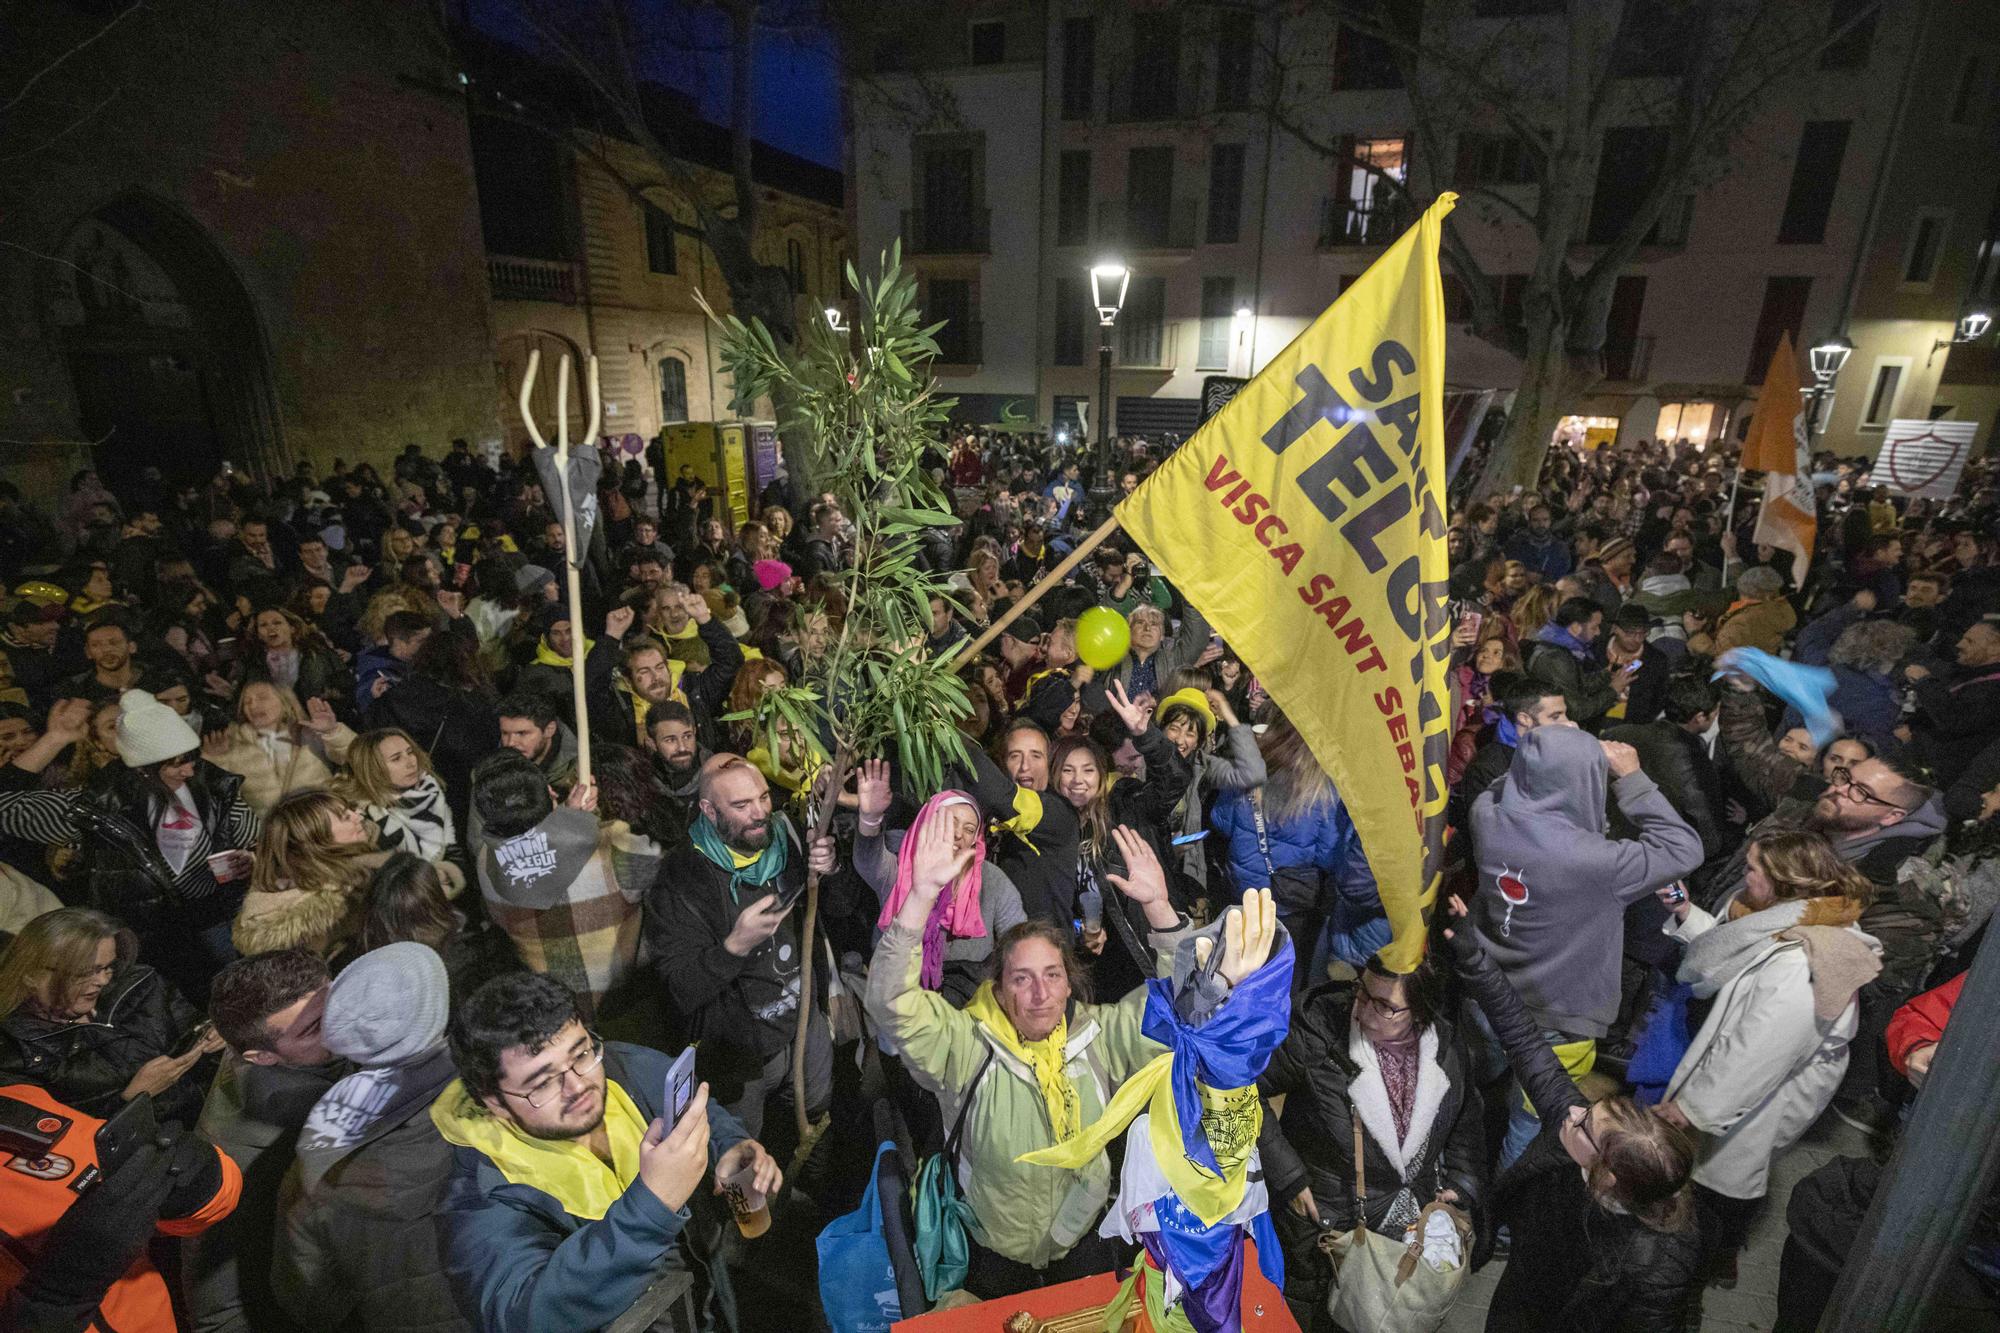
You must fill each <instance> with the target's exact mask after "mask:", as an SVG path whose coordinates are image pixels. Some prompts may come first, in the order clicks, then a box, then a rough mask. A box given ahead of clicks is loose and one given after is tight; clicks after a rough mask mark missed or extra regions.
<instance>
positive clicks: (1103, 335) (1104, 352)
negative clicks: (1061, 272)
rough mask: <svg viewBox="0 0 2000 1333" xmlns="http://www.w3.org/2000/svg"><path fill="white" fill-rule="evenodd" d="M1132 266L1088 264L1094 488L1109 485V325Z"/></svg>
mask: <svg viewBox="0 0 2000 1333" xmlns="http://www.w3.org/2000/svg"><path fill="white" fill-rule="evenodd" d="M1131 285H1132V270H1131V269H1129V268H1126V267H1125V266H1124V265H1123V264H1120V263H1117V262H1115V261H1107V262H1105V263H1102V264H1095V265H1092V266H1091V270H1090V300H1091V304H1093V305H1095V306H1096V307H1097V476H1096V483H1097V488H1098V489H1100V490H1103V491H1107V492H1108V491H1109V490H1110V489H1111V326H1112V325H1113V324H1114V323H1116V322H1117V319H1118V312H1119V311H1120V310H1122V309H1123V308H1124V306H1125V291H1126V289H1127V288H1128V287H1130V286H1131Z"/></svg>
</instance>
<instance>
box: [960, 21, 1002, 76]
mask: <svg viewBox="0 0 2000 1333" xmlns="http://www.w3.org/2000/svg"><path fill="white" fill-rule="evenodd" d="M966 46H967V48H968V52H969V54H970V56H971V58H972V63H973V64H975V65H998V64H1001V63H1003V62H1004V61H1005V60H1006V59H1007V25H1006V24H1005V23H1002V22H1001V21H1000V20H999V19H981V20H979V21H978V22H977V23H974V24H972V25H971V29H970V32H969V36H968V40H967V42H966Z"/></svg>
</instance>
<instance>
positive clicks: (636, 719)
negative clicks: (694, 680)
mask: <svg viewBox="0 0 2000 1333" xmlns="http://www.w3.org/2000/svg"><path fill="white" fill-rule="evenodd" d="M667 673H668V675H669V677H670V678H671V679H672V681H673V688H672V690H671V691H670V692H669V693H668V695H667V698H669V699H671V700H672V701H673V702H675V703H677V704H685V703H686V702H687V701H688V699H687V695H686V694H685V693H684V692H682V690H681V677H682V676H683V675H685V674H686V673H687V663H685V662H683V661H681V660H680V659H679V658H677V657H669V658H668V659H667ZM613 688H614V689H616V690H618V691H620V692H621V693H623V694H624V695H625V697H626V699H628V700H629V701H630V702H631V704H632V728H633V734H634V735H637V736H643V735H645V734H646V718H647V716H648V715H649V714H651V713H652V711H653V701H652V700H651V699H648V698H647V697H646V696H645V695H643V694H640V693H639V691H637V690H635V689H633V688H632V682H631V681H629V680H627V679H625V677H624V676H623V675H622V674H621V675H620V676H619V677H618V681H617V684H616V685H615V686H613Z"/></svg>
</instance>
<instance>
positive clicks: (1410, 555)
mask: <svg viewBox="0 0 2000 1333" xmlns="http://www.w3.org/2000/svg"><path fill="white" fill-rule="evenodd" d="M1456 198H1457V196H1455V195H1451V194H1445V195H1440V196H1439V197H1438V200H1437V202H1436V203H1434V204H1432V205H1431V207H1430V208H1429V210H1428V211H1426V212H1425V213H1424V216H1423V218H1422V219H1421V220H1420V221H1419V222H1418V223H1417V225H1416V226H1414V227H1412V228H1411V229H1410V230H1409V231H1407V232H1405V233H1404V234H1403V236H1402V237H1401V239H1399V240H1398V241H1397V242H1396V243H1395V244H1394V245H1392V246H1390V247H1389V250H1388V252H1387V253H1385V254H1384V255H1383V256H1382V257H1381V258H1380V259H1379V260H1377V261H1376V262H1375V265H1374V266H1373V267H1372V268H1370V269H1369V270H1368V271H1367V272H1366V273H1364V274H1362V275H1361V277H1360V278H1359V279H1358V280H1357V281H1356V282H1355V283H1354V285H1353V286H1352V287H1350V288H1348V289H1347V292H1346V293H1345V294H1344V295H1343V296H1341V297H1340V299H1339V300H1337V301H1335V302H1334V303H1333V305H1332V306H1330V307H1329V308H1328V309H1327V310H1326V312H1325V313H1323V314H1322V315H1321V316H1320V317H1319V318H1318V319H1316V320H1314V321H1313V322H1312V324H1311V325H1310V326H1309V327H1308V328H1307V329H1306V331H1305V332H1304V333H1302V334H1300V335H1299V336H1298V338H1296V339H1295V340H1294V341H1293V342H1292V344H1291V345H1290V346H1289V347H1287V348H1285V350H1284V351H1283V352H1281V353H1279V354H1278V356H1277V358H1276V359H1275V360H1273V361H1272V362H1271V364H1270V365H1268V366H1266V367H1265V368H1264V371H1263V373H1262V374H1260V375H1258V376H1257V378H1255V379H1254V380H1252V381H1250V383H1248V384H1246V385H1244V386H1243V388H1242V389H1241V390H1239V391H1238V392H1237V395H1236V397H1235V398H1234V399H1233V400H1231V402H1230V403H1229V405H1228V406H1227V407H1225V408H1223V409H1222V411H1221V412H1219V413H1217V414H1216V415H1215V416H1214V417H1212V418H1211V419H1210V420H1209V421H1208V423H1207V424H1206V425H1204V426H1203V427H1202V428H1201V430H1199V431H1197V432H1196V433H1195V436H1194V438H1193V439H1191V440H1189V441H1188V442H1187V443H1186V444H1184V445H1182V446H1181V447H1180V449H1179V450H1177V451H1176V452H1175V453H1174V455H1173V456H1172V457H1171V458H1169V459H1168V460H1167V461H1166V462H1165V463H1164V464H1162V465H1161V466H1160V468H1159V470H1158V471H1157V472H1155V473H1154V474H1153V475H1152V476H1151V477H1150V478H1148V479H1147V481H1146V482H1145V484H1144V485H1142V486H1140V487H1139V489H1138V490H1137V491H1135V492H1133V494H1132V496H1131V497H1130V498H1129V499H1127V500H1126V501H1125V502H1124V503H1123V504H1121V505H1119V506H1118V518H1119V521H1120V523H1121V524H1122V525H1123V526H1124V528H1125V530H1126V531H1127V532H1129V533H1131V534H1132V536H1133V539H1134V540H1136V541H1137V542H1138V543H1139V545H1140V546H1141V547H1142V548H1144V550H1145V552H1146V554H1147V555H1148V556H1149V557H1151V558H1152V560H1153V563H1155V564H1156V565H1158V566H1159V567H1160V568H1161V569H1162V570H1163V571H1165V573H1166V575H1167V577H1168V578H1169V579H1171V580H1172V581H1173V584H1174V586H1175V587H1176V588H1179V589H1180V590H1181V593H1182V595H1183V596H1185V597H1186V598H1187V599H1188V601H1190V602H1192V603H1193V604H1194V605H1195V606H1197V607H1199V608H1201V612H1202V614H1203V615H1205V616H1207V617H1208V619H1209V621H1210V623H1211V624H1213V625H1214V626H1215V628H1216V630H1217V631H1218V632H1219V633H1221V635H1222V636H1223V638H1225V639H1226V640H1228V641H1229V643H1230V645H1231V646H1232V647H1234V648H1235V649H1236V650H1237V651H1238V652H1239V653H1241V654H1242V656H1243V661H1244V663H1245V664H1246V665H1247V666H1248V667H1249V668H1250V669H1251V670H1252V671H1254V672H1255V673H1256V674H1257V676H1258V678H1259V679H1260V680H1261V681H1262V682H1263V684H1264V687H1265V688H1266V689H1267V690H1269V691H1270V694H1271V697H1272V699H1273V700H1275V701H1276V703H1277V704H1278V706H1279V707H1280V708H1282V709H1283V710H1284V713H1285V716H1286V717H1288V718H1290V719H1291V721H1292V724H1293V725H1294V726H1296V727H1297V728H1298V730H1299V734H1300V735H1301V736H1303V737H1304V738H1305V741H1306V743H1307V744H1308V745H1310V746H1311V747H1312V752H1313V754H1314V755H1316V756H1317V757H1318V759H1319V761H1320V763H1321V765H1322V766H1324V767H1325V769H1326V771H1327V774H1328V776H1330V777H1331V778H1332V779H1333V783H1334V785H1335V786H1336V787H1337V788H1339V790H1340V796H1341V799H1342V800H1343V801H1345V802H1346V804H1347V809H1348V812H1349V813H1350V814H1351V815H1352V816H1353V818H1354V824H1355V828H1356V829H1357V830H1358V831H1359V832H1360V835H1361V844H1362V847H1363V849H1364V850H1365V851H1366V852H1367V853H1368V863H1369V865H1370V866H1371V867H1372V868H1373V870H1374V872H1375V879H1376V884H1377V886H1378V888H1379V890H1380V892H1381V895H1382V905H1383V907H1384V908H1386V909H1387V911H1388V914H1389V923H1390V927H1391V929H1392V930H1393V932H1394V938H1393V939H1392V941H1391V942H1390V944H1389V945H1388V946H1387V947H1386V948H1384V949H1383V950H1382V960H1383V962H1384V963H1385V964H1387V965H1388V966H1389V967H1390V968H1392V969H1393V970H1395V971H1398V972H1407V971H1409V970H1410V969H1411V968H1413V967H1415V966H1416V965H1417V961H1418V959H1420V958H1421V957H1422V956H1423V951H1424V922H1423V909H1424V908H1425V907H1426V906H1427V905H1428V904H1429V902H1430V901H1431V898H1432V896H1433V895H1434V894H1435V892H1436V885H1437V877H1438V873H1439V868H1440V863H1441V860H1442V844H1443V835H1444V805H1445V795H1446V788H1445V777H1444V765H1445V754H1446V751H1447V750H1448V748H1449V746H1450V717H1449V708H1448V706H1447V702H1446V698H1447V696H1446V690H1445V671H1446V667H1447V664H1448V660H1449V658H1450V655H1451V630H1452V626H1451V624H1450V616H1449V613H1448V610H1447V603H1446V591H1445V586H1446V580H1447V569H1446V558H1445V546H1444V531H1445V498H1444V487H1445V470H1444V292H1443V287H1442V285H1441V283H1440V281H1439V276H1438V241H1439V235H1440V232H1441V230H1442V228H1443V226H1444V218H1445V215H1446V214H1447V213H1449V212H1450V211H1451V208H1452V204H1453V203H1454V202H1455V201H1456ZM1311 947H1312V945H1311V941H1306V940H1302V941H1300V942H1299V948H1300V949H1301V951H1302V955H1303V954H1304V953H1309V952H1310V950H1311Z"/></svg>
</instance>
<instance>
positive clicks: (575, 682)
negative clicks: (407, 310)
mask: <svg viewBox="0 0 2000 1333" xmlns="http://www.w3.org/2000/svg"><path fill="white" fill-rule="evenodd" d="M541 366H542V349H541V348H539V347H536V348H532V349H530V350H529V352H528V373H527V374H526V375H523V376H522V377H521V422H522V424H523V425H525V426H527V428H528V438H529V439H531V440H533V441H534V442H535V447H536V448H537V449H546V448H548V447H549V442H548V441H547V440H546V439H543V438H542V432H541V431H540V430H538V429H536V427H535V414H534V413H533V412H532V411H530V410H529V408H528V398H529V396H530V395H531V394H532V393H533V392H534V388H535V372H536V371H537V370H540V369H541ZM588 385H589V394H590V424H589V425H588V426H587V427H585V428H584V432H583V441H582V443H581V444H580V445H579V446H578V447H579V448H583V449H589V448H592V447H593V446H595V445H596V443H597V428H598V426H599V424H600V423H601V421H602V419H603V418H602V413H603V408H604V398H603V394H602V393H601V392H600V391H599V389H598V384H597V354H596V353H594V352H593V353H592V354H591V357H590V373H589V376H588ZM555 449H556V476H558V477H559V478H561V479H562V514H561V515H560V517H561V519H562V529H563V573H564V574H565V576H566V577H567V582H568V590H569V632H570V643H569V687H570V690H571V692H572V694H573V696H574V698H575V702H576V780H577V781H578V782H588V781H590V710H589V709H588V708H586V707H585V706H584V698H583V643H584V635H583V578H582V575H581V574H580V573H579V572H578V571H579V570H580V569H581V568H582V564H581V557H580V556H579V555H578V553H577V549H576V505H575V504H574V503H573V502H572V500H571V498H570V493H569V449H570V444H569V353H568V352H564V353H563V355H562V360H561V361H560V362H559V363H558V370H557V375H556V444H555Z"/></svg>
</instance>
